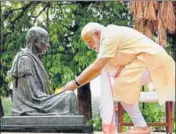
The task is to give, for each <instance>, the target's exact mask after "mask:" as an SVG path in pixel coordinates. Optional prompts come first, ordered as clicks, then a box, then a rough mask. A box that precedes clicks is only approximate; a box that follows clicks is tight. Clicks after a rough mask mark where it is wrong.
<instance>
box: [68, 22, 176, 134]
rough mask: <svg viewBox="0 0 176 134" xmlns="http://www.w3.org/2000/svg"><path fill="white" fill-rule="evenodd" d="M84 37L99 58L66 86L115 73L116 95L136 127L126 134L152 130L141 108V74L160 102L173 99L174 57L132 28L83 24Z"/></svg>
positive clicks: (144, 133) (114, 92) (113, 86)
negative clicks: (105, 73)
mask: <svg viewBox="0 0 176 134" xmlns="http://www.w3.org/2000/svg"><path fill="white" fill-rule="evenodd" d="M81 36H82V38H83V40H84V41H85V42H86V43H87V45H88V47H89V48H91V49H94V50H95V51H97V52H98V57H97V59H96V60H95V61H94V62H93V63H92V64H91V65H90V66H89V67H87V68H86V69H85V70H84V71H83V72H82V73H81V74H80V75H79V76H78V77H77V78H76V79H75V80H74V81H71V82H69V83H68V84H66V85H65V89H67V90H74V89H75V88H77V87H78V86H81V85H83V84H85V83H87V82H89V81H91V80H92V79H93V78H95V77H96V76H98V75H100V74H101V73H102V71H103V72H108V73H109V74H113V75H114V76H115V77H114V82H113V85H112V91H113V97H114V98H115V99H117V100H119V101H120V102H121V103H122V105H123V107H124V108H125V110H126V111H127V112H128V114H129V115H130V117H131V118H132V121H133V124H134V126H135V128H133V129H132V130H130V131H128V132H127V133H128V134H134V133H135V134H141V133H143V134H148V133H150V132H149V130H148V129H146V128H147V125H146V123H145V121H144V119H143V117H142V115H141V113H140V110H139V108H138V101H139V93H140V89H141V86H142V85H143V84H144V83H145V82H143V78H142V77H143V76H145V77H146V76H147V78H145V79H147V82H149V81H152V82H153V86H154V89H155V90H156V93H157V96H158V100H159V103H160V104H163V103H164V102H165V101H174V100H175V62H174V60H173V59H172V58H171V57H170V56H169V55H168V54H167V52H166V51H165V50H164V49H163V48H162V47H161V46H160V45H159V44H157V43H155V42H154V41H152V40H151V39H149V38H148V37H146V36H145V35H143V34H142V33H140V32H138V31H136V30H134V29H132V28H128V27H124V26H117V25H108V26H107V27H104V26H102V25H101V24H98V23H93V22H91V23H88V24H87V25H86V26H84V28H83V30H82V33H81ZM146 70H147V71H146ZM146 72H148V73H146ZM146 74H148V75H146ZM148 80H149V81H148ZM141 81H142V82H141ZM147 82H146V83H147ZM141 83H142V84H141ZM112 134H113V132H112Z"/></svg>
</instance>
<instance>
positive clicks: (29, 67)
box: [9, 27, 78, 116]
mask: <svg viewBox="0 0 176 134" xmlns="http://www.w3.org/2000/svg"><path fill="white" fill-rule="evenodd" d="M49 47H50V44H49V34H48V32H47V31H46V30H45V29H43V28H41V27H32V28H30V29H29V31H28V32H27V34H26V46H25V48H23V49H21V50H20V51H19V52H18V53H17V54H16V56H15V58H14V60H13V64H12V68H11V70H10V71H9V73H10V75H11V76H12V78H13V107H12V115H14V116H19V115H24V116H25V115H47V116H48V115H76V114H78V107H77V98H76V95H75V93H74V92H73V91H66V92H62V93H58V94H51V93H50V91H51V89H50V86H49V78H48V75H47V72H46V70H45V67H44V65H43V63H42V62H41V60H40V58H39V57H40V55H43V54H45V53H46V52H47V50H48V48H49Z"/></svg>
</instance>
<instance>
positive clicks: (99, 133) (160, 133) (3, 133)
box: [1, 132, 174, 134]
mask: <svg viewBox="0 0 176 134" xmlns="http://www.w3.org/2000/svg"><path fill="white" fill-rule="evenodd" d="M1 134H74V133H22V132H21V133H8V132H1ZM75 134H85V133H75ZM94 134H103V133H102V132H94ZM151 134H166V133H163V132H152V133H151ZM173 134H174V133H173Z"/></svg>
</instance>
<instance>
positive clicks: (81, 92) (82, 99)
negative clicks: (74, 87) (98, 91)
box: [78, 83, 92, 120]
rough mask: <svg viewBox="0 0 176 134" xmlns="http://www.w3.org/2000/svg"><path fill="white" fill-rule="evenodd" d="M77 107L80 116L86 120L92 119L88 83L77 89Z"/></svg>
mask: <svg viewBox="0 0 176 134" xmlns="http://www.w3.org/2000/svg"><path fill="white" fill-rule="evenodd" d="M78 105H79V112H80V114H81V115H84V116H85V118H86V119H87V120H90V119H92V103H91V91H90V83H88V84H86V85H84V86H81V87H80V88H79V89H78Z"/></svg>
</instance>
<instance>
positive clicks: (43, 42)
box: [37, 38, 50, 55]
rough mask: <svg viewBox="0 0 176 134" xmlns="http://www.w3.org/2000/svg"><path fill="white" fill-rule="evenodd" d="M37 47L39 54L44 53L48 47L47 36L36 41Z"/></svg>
mask: <svg viewBox="0 0 176 134" xmlns="http://www.w3.org/2000/svg"><path fill="white" fill-rule="evenodd" d="M37 47H38V50H39V54H40V55H43V54H46V52H47V51H48V48H49V47H50V44H49V38H46V39H42V40H41V41H40V42H39V43H38V45H37Z"/></svg>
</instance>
